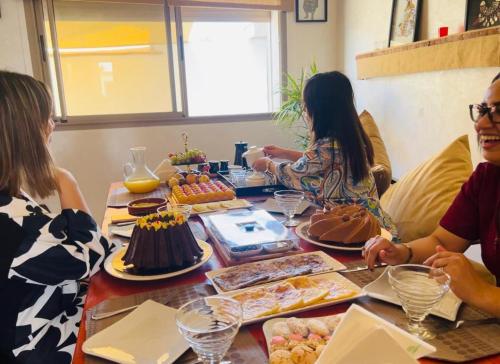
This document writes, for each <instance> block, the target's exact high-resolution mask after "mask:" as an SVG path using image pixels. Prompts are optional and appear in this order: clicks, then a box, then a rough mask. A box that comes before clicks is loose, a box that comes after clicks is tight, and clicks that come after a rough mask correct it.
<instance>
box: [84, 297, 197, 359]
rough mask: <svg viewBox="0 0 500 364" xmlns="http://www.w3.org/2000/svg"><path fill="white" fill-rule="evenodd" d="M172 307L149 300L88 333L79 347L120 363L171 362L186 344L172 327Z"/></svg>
mask: <svg viewBox="0 0 500 364" xmlns="http://www.w3.org/2000/svg"><path fill="white" fill-rule="evenodd" d="M176 312H177V310H176V309H174V308H171V307H167V306H165V305H162V304H160V303H157V302H154V301H152V300H147V301H146V302H144V303H142V304H141V305H139V306H138V307H137V308H136V309H135V310H134V311H132V312H131V313H129V314H128V315H127V316H125V317H124V318H123V319H121V320H120V321H118V322H116V323H114V324H113V325H111V326H109V327H107V328H105V329H104V330H102V331H99V332H98V333H97V334H95V335H93V336H91V337H89V338H88V339H87V340H86V341H85V342H84V343H83V347H82V350H83V352H84V353H86V354H90V355H95V356H98V357H100V358H104V359H108V360H111V361H114V362H116V363H121V364H140V363H155V364H171V363H173V362H174V361H175V360H176V359H177V358H178V357H179V356H181V355H182V354H183V353H184V352H185V351H186V350H187V349H188V348H189V344H188V343H187V341H186V340H185V339H184V338H183V337H182V335H181V334H180V333H179V331H178V330H177V327H176V323H175V313H176Z"/></svg>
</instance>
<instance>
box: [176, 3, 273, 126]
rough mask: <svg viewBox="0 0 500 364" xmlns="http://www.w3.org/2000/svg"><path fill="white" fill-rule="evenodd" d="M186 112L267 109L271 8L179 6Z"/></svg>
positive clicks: (269, 108) (231, 112)
mask: <svg viewBox="0 0 500 364" xmlns="http://www.w3.org/2000/svg"><path fill="white" fill-rule="evenodd" d="M182 21H183V33H184V54H185V67H186V82H187V96H188V97H187V99H188V110H189V115H191V116H204V115H234V114H253V113H266V112H270V111H272V99H273V87H274V86H273V85H272V83H273V81H272V79H273V78H272V74H271V73H272V70H273V65H272V64H273V61H274V62H278V60H273V59H272V51H271V39H272V37H271V12H269V11H245V10H239V11H236V10H234V9H233V10H231V13H230V14H229V13H227V12H224V11H223V10H221V9H219V10H217V11H213V10H212V11H205V12H203V11H202V10H200V9H199V8H198V9H191V8H183V9H182Z"/></svg>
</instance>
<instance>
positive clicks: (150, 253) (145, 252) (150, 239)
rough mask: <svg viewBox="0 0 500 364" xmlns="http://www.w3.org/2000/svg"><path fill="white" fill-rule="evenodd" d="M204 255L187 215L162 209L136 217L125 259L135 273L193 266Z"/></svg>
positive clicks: (161, 271) (157, 271)
mask: <svg viewBox="0 0 500 364" xmlns="http://www.w3.org/2000/svg"><path fill="white" fill-rule="evenodd" d="M202 255H203V250H202V249H201V248H200V246H199V245H198V243H197V242H196V239H195V238H194V236H193V233H192V232H191V229H190V228H189V225H188V224H187V222H186V218H185V217H184V216H183V215H182V214H181V213H178V212H172V211H162V212H160V213H158V214H151V215H148V216H145V217H142V218H140V219H138V220H137V222H136V224H135V226H134V230H133V232H132V236H131V238H130V243H129V246H128V248H127V251H126V253H125V255H124V256H123V258H122V260H123V261H124V263H125V264H126V265H129V264H132V265H133V267H132V268H130V269H129V270H130V271H131V272H132V273H135V274H157V273H164V272H165V273H166V272H172V271H177V270H179V269H183V268H187V267H190V266H192V265H193V264H195V263H197V262H198V261H199V260H200V259H201V257H202Z"/></svg>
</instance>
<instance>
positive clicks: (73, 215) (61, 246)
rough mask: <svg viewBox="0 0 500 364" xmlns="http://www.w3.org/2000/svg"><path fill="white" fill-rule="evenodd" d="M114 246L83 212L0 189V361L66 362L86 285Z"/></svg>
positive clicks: (79, 317)
mask: <svg viewBox="0 0 500 364" xmlns="http://www.w3.org/2000/svg"><path fill="white" fill-rule="evenodd" d="M113 248H114V246H113V245H112V244H111V243H108V241H107V240H106V239H105V238H104V237H102V236H101V233H100V231H99V229H98V228H97V226H96V223H95V221H94V219H93V218H92V217H91V216H90V215H88V214H86V213H85V212H82V211H79V210H69V209H67V210H63V211H62V212H61V213H60V214H59V215H51V214H48V213H47V211H45V210H43V209H42V208H41V207H40V206H39V205H38V204H37V203H36V202H34V201H32V200H31V199H30V198H29V197H28V196H27V195H23V196H22V197H20V198H16V197H11V196H8V195H6V194H2V193H1V192H0V305H1V309H0V362H2V363H4V362H18V363H29V364H32V363H44V364H50V363H57V364H63V363H71V360H72V357H73V352H74V350H75V343H76V338H77V336H78V328H79V325H80V320H81V316H82V310H83V303H84V301H85V294H86V288H87V283H86V280H87V279H88V278H89V277H90V276H92V275H93V274H95V273H96V272H97V271H99V268H100V267H101V265H102V263H103V262H104V259H105V257H106V256H108V255H109V254H110V253H111V251H112V249H113Z"/></svg>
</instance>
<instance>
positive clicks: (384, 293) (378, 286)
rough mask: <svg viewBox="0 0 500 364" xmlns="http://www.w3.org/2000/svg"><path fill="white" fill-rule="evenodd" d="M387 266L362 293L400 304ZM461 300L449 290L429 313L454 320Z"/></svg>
mask: <svg viewBox="0 0 500 364" xmlns="http://www.w3.org/2000/svg"><path fill="white" fill-rule="evenodd" d="M388 269H389V267H387V268H386V269H385V271H384V273H382V274H381V275H380V276H379V277H378V278H377V279H376V280H374V281H373V282H371V283H369V284H367V285H366V286H365V287H364V288H363V293H365V294H367V295H368V296H370V297H373V298H376V299H379V300H382V301H386V302H389V303H393V304H396V305H399V306H401V302H400V301H399V298H398V296H397V295H396V292H394V290H393V289H392V287H391V285H390V283H389V273H388ZM461 303H462V300H461V299H460V298H458V297H457V296H456V295H455V294H454V293H453V292H452V291H451V290H450V291H448V292H447V293H446V294H445V295H444V296H443V298H442V299H441V301H439V302H438V303H437V304H436V305H435V306H434V307H433V309H432V310H431V314H432V315H435V316H439V317H442V318H444V319H446V320H450V321H455V320H456V318H457V314H458V309H459V308H460V304H461Z"/></svg>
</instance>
